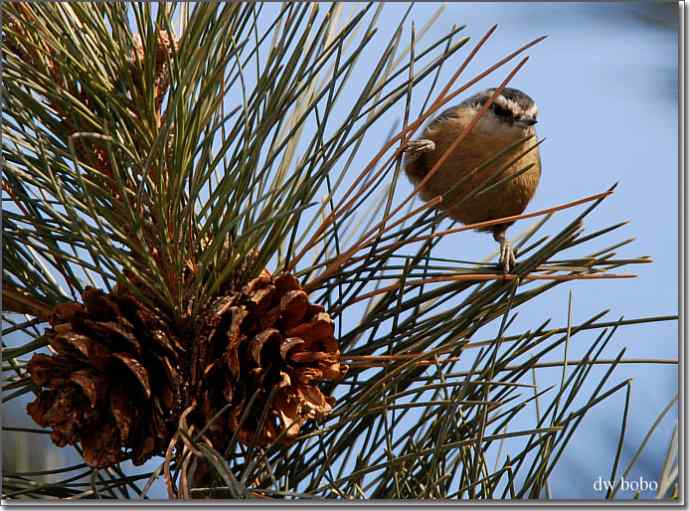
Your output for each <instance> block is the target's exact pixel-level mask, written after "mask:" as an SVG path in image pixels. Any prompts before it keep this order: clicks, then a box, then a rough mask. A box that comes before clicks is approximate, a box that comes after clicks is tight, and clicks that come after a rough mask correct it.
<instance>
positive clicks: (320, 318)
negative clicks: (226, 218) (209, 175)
mask: <svg viewBox="0 0 690 511" xmlns="http://www.w3.org/2000/svg"><path fill="white" fill-rule="evenodd" d="M202 322H203V323H202V327H201V332H200V336H199V338H198V339H199V344H198V346H199V353H198V358H196V359H197V360H198V362H199V363H198V365H197V366H196V367H195V368H193V370H192V371H193V374H192V381H193V382H196V385H197V387H198V389H199V392H200V396H199V398H198V403H199V404H200V412H201V413H200V414H199V416H198V417H197V419H198V420H200V421H201V423H200V424H199V426H200V427H205V426H206V427H207V437H208V438H209V439H210V440H211V442H212V443H213V444H214V447H215V448H216V449H218V450H219V451H221V452H223V450H224V449H225V448H226V446H227V443H228V441H229V439H230V436H231V435H228V433H227V428H230V430H231V431H232V432H235V433H236V434H237V438H238V439H239V440H240V441H241V442H242V443H244V444H247V445H259V446H265V445H268V444H271V443H273V442H274V441H276V440H278V441H279V442H280V443H283V444H287V443H289V442H290V441H292V440H294V438H295V437H296V436H297V435H298V434H299V432H300V429H301V427H302V426H303V425H304V423H305V422H306V421H307V420H310V419H317V418H320V417H323V416H325V415H326V414H328V412H329V411H330V410H331V408H332V406H333V404H334V401H335V400H334V399H333V398H332V397H328V396H325V395H324V394H323V392H322V391H321V390H320V389H319V387H318V386H317V383H318V382H320V381H325V380H331V381H337V380H339V379H341V378H342V377H343V375H344V374H345V373H346V372H347V366H345V365H342V364H340V352H339V350H338V343H337V342H336V340H335V339H334V337H333V334H334V325H333V321H332V320H331V318H330V316H329V315H328V314H327V313H326V312H324V308H323V307H321V306H320V305H313V304H310V303H309V299H308V297H307V294H306V293H305V292H304V291H303V290H302V288H301V286H300V285H299V282H298V281H297V279H296V278H295V277H294V276H293V275H291V274H280V275H277V276H272V275H271V274H270V273H269V272H267V271H264V272H263V273H262V274H261V275H260V276H259V277H257V278H255V279H253V280H252V281H250V282H249V283H248V284H247V285H246V286H244V287H243V288H242V289H241V290H240V291H239V292H235V293H229V294H227V295H226V296H222V297H220V298H218V299H216V300H215V301H214V302H213V303H212V304H211V305H210V307H209V308H208V310H207V311H206V313H205V314H204V315H203V318H202ZM223 409H225V411H222V410H223Z"/></svg>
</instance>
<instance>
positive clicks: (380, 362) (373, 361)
mask: <svg viewBox="0 0 690 511" xmlns="http://www.w3.org/2000/svg"><path fill="white" fill-rule="evenodd" d="M424 355H425V353H406V354H402V355H350V356H347V355H341V356H340V359H341V360H349V361H351V362H349V363H348V366H350V367H351V368H359V369H365V368H369V367H384V366H386V365H389V364H391V363H392V362H398V361H405V360H408V359H413V358H415V357H420V356H424ZM461 358H462V355H461V356H459V357H448V358H444V359H442V360H437V359H434V360H418V361H417V362H415V363H414V365H415V366H425V365H427V366H428V365H438V364H448V363H451V362H458V361H459V360H460V359H461ZM614 363H620V364H678V361H677V360H674V359H658V358H631V359H627V360H618V361H616V360H606V359H600V360H590V359H585V360H566V361H562V362H558V361H556V362H541V363H539V364H534V365H533V366H531V367H534V368H547V367H562V366H563V365H566V366H577V365H585V364H586V365H610V364H614ZM520 368H521V366H517V365H512V366H506V367H504V368H503V369H502V371H512V370H515V369H520ZM479 373H480V372H477V371H463V372H458V373H454V374H453V375H454V376H468V375H473V374H479Z"/></svg>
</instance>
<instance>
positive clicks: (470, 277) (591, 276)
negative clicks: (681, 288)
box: [338, 273, 637, 310]
mask: <svg viewBox="0 0 690 511" xmlns="http://www.w3.org/2000/svg"><path fill="white" fill-rule="evenodd" d="M636 277H637V275H635V274H633V273H575V274H570V275H543V274H542V275H535V274H534V273H531V274H529V275H516V274H513V273H463V274H461V275H448V276H439V277H429V278H427V279H418V280H409V281H406V282H405V287H406V288H412V287H418V286H424V285H426V284H433V283H436V282H455V281H472V282H482V281H488V280H505V281H511V280H515V279H518V280H558V281H569V280H596V279H634V278H636ZM401 285H402V283H401V282H399V283H397V284H391V285H390V286H386V287H382V288H379V289H377V290H375V291H371V292H370V293H365V294H363V295H359V296H358V297H357V298H355V299H353V300H350V301H349V302H348V303H347V304H346V305H344V306H343V307H340V308H339V309H338V310H342V309H344V308H346V307H349V306H350V305H353V304H355V303H358V302H361V301H362V300H367V299H369V298H371V297H372V296H376V295H379V294H384V293H387V292H389V291H395V290H396V289H399V288H400V287H401Z"/></svg>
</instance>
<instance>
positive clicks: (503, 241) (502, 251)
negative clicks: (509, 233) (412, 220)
mask: <svg viewBox="0 0 690 511" xmlns="http://www.w3.org/2000/svg"><path fill="white" fill-rule="evenodd" d="M494 239H495V240H496V241H498V243H499V251H498V252H499V257H498V264H499V265H500V266H501V267H502V268H503V273H510V270H511V269H512V268H514V267H515V264H516V259H515V251H514V250H513V246H512V244H511V243H510V240H509V239H507V238H506V231H505V229H500V230H495V231H494Z"/></svg>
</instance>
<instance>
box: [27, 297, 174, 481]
mask: <svg viewBox="0 0 690 511" xmlns="http://www.w3.org/2000/svg"><path fill="white" fill-rule="evenodd" d="M82 298H83V300H84V304H83V305H82V304H79V303H66V304H62V305H58V306H57V307H55V309H54V311H53V317H52V318H51V321H50V323H51V326H52V328H50V329H49V330H48V331H47V332H46V334H45V335H46V336H47V337H48V340H49V343H50V346H51V347H52V348H53V349H54V350H55V351H56V352H57V354H56V355H52V356H50V355H44V354H35V355H34V356H33V357H32V359H31V361H30V362H29V365H28V371H29V373H30V374H31V377H32V379H33V382H34V383H35V384H36V385H37V386H38V387H39V388H40V389H41V390H40V392H39V393H38V398H37V399H36V400H35V401H33V402H32V403H30V404H29V405H28V407H27V409H28V411H29V414H30V415H31V417H32V418H33V419H34V420H35V421H36V422H37V423H38V424H40V425H41V426H44V427H50V428H52V429H53V431H52V433H51V438H52V439H53V441H54V442H55V443H56V444H57V445H58V446H61V447H62V446H64V445H67V444H74V443H76V442H81V445H82V448H83V450H84V459H85V461H86V462H87V463H88V464H89V465H91V466H92V467H106V466H109V465H112V464H114V463H117V462H119V461H120V460H122V459H123V458H124V457H125V456H126V451H130V450H131V456H132V460H133V462H134V463H135V464H141V463H143V462H144V461H146V460H147V459H148V458H150V457H151V456H152V455H154V454H156V453H160V452H161V451H162V450H163V449H164V448H165V447H167V444H168V441H169V439H170V436H171V434H172V433H173V432H174V430H175V428H176V427H177V417H178V415H179V410H180V406H181V403H182V396H183V390H184V388H183V387H184V386H183V382H184V380H183V377H182V376H183V373H182V370H183V368H182V367H181V366H180V365H179V361H180V360H181V359H182V357H181V356H180V355H181V353H182V352H183V348H182V347H181V346H180V344H179V342H178V341H177V340H176V339H175V337H174V336H173V335H172V334H171V332H170V331H169V329H167V328H166V326H165V325H164V323H163V322H162V321H161V320H160V319H159V318H158V316H157V314H156V313H155V311H152V310H150V309H149V308H147V307H146V306H145V305H144V304H143V303H141V302H140V301H139V300H138V299H137V298H136V297H134V296H133V295H132V294H130V293H128V292H126V291H125V290H124V289H123V288H121V287H118V289H116V290H115V291H114V292H113V293H111V294H108V295H106V294H104V293H103V292H101V291H99V290H97V289H94V288H87V289H86V291H85V292H84V293H83V296H82Z"/></svg>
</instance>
